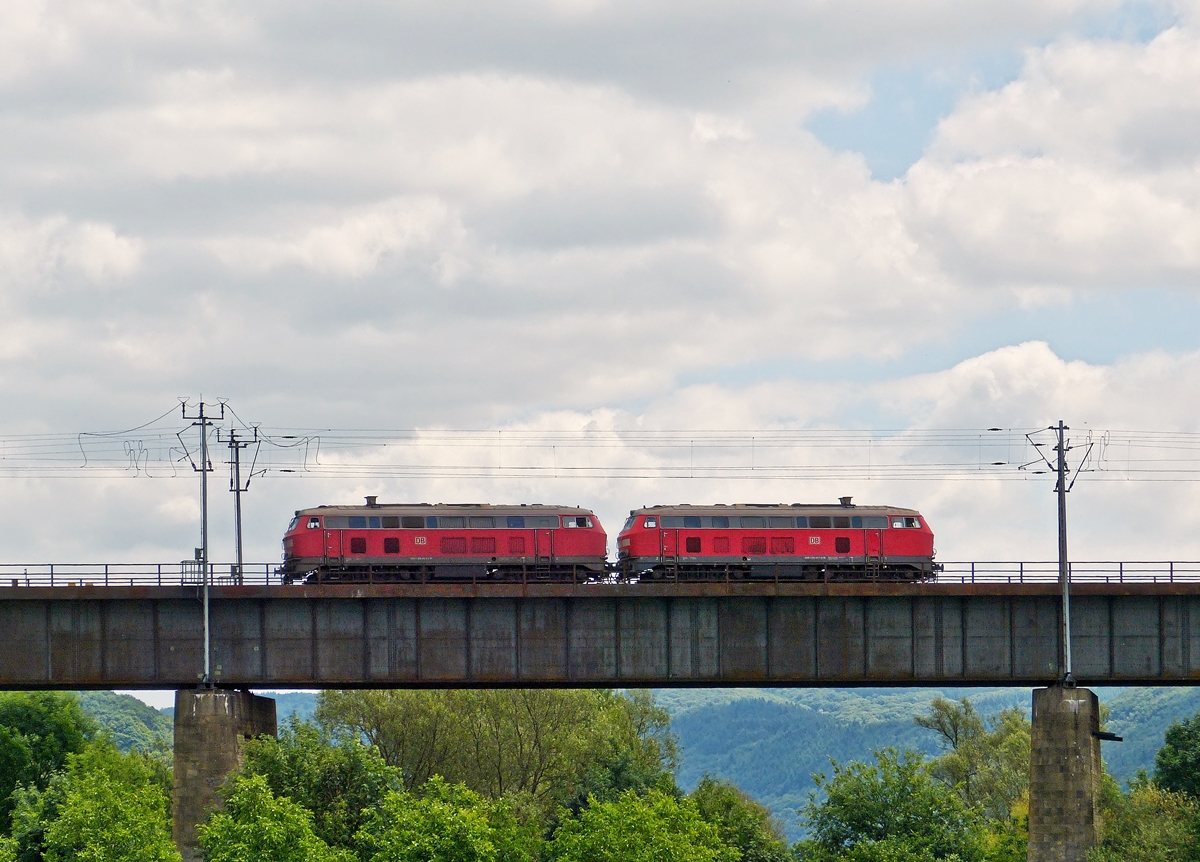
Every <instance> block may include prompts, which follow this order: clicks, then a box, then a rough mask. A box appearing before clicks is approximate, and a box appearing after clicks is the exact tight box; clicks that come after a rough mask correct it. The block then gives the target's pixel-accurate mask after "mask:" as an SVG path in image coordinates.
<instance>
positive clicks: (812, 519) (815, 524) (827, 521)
mask: <svg viewBox="0 0 1200 862" xmlns="http://www.w3.org/2000/svg"><path fill="white" fill-rule="evenodd" d="M808 526H810V527H812V528H813V529H814V530H832V529H833V518H831V517H829V516H828V515H809V517H808Z"/></svg>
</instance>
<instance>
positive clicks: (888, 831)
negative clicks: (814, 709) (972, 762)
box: [796, 748, 984, 862]
mask: <svg viewBox="0 0 1200 862" xmlns="http://www.w3.org/2000/svg"><path fill="white" fill-rule="evenodd" d="M875 758H876V763H875V764H865V763H858V762H853V763H850V764H847V765H846V766H841V765H839V764H837V763H836V762H835V763H834V764H833V777H832V778H826V776H825V775H823V774H821V775H815V776H813V780H814V781H815V782H816V784H817V788H818V792H817V793H814V794H813V795H812V796H811V798H810V799H809V802H808V804H807V805H806V806H805V808H804V809H803V811H802V814H803V819H804V822H805V824H806V825H807V827H808V832H809V835H810V836H811V838H809V839H808V840H807V841H804V842H801V843H800V844H798V845H797V846H796V855H797V857H798V858H799V859H802V860H813V862H816V861H817V860H828V859H840V858H848V859H855V860H863V862H865V860H868V859H869V860H872V862H874V860H877V859H878V860H883V859H889V860H890V859H891V858H896V859H898V860H899V859H904V860H907V859H914V860H916V859H926V858H929V859H935V860H941V859H957V860H962V862H975V860H981V859H982V858H983V841H984V830H983V828H982V825H981V823H980V822H979V819H978V816H977V815H976V813H975V812H974V811H973V810H972V809H970V808H968V807H967V805H966V804H965V803H964V802H963V800H962V798H961V797H960V796H959V795H958V794H956V793H955V792H954V791H953V790H951V789H950V788H948V787H947V786H946V785H945V784H943V783H942V782H940V781H937V780H935V779H934V777H933V775H932V774H931V770H930V766H929V764H927V763H925V762H924V761H923V758H922V756H921V755H920V754H919V753H917V752H913V751H906V752H904V753H902V754H901V753H898V752H896V751H895V750H894V749H889V748H885V749H883V750H881V751H878V752H876V754H875ZM821 796H823V797H824V798H821ZM860 845H861V846H860ZM877 845H878V846H877ZM856 854H857V855H856ZM864 854H865V855H864ZM881 854H882V855H881Z"/></svg>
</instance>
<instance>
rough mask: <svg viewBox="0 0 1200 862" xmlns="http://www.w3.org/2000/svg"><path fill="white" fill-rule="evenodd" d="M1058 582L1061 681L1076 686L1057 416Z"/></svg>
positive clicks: (1062, 447)
mask: <svg viewBox="0 0 1200 862" xmlns="http://www.w3.org/2000/svg"><path fill="white" fill-rule="evenodd" d="M1054 430H1055V431H1057V433H1058V445H1057V446H1055V451H1056V452H1058V487H1057V491H1058V582H1059V583H1060V584H1061V585H1062V597H1063V598H1062V642H1063V655H1062V660H1063V663H1062V670H1063V677H1062V684H1063V685H1065V686H1068V687H1074V685H1075V677H1074V675H1073V674H1072V667H1071V564H1070V563H1069V562H1068V561H1067V490H1068V488H1067V443H1066V436H1065V434H1066V432H1067V430H1069V429H1068V428H1067V426H1066V425H1064V424H1063V421H1062V420H1061V419H1059V420H1058V427H1057V428H1056V429H1054Z"/></svg>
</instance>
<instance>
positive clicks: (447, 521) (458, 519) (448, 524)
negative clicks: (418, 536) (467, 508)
mask: <svg viewBox="0 0 1200 862" xmlns="http://www.w3.org/2000/svg"><path fill="white" fill-rule="evenodd" d="M437 521H438V522H437V525H438V526H439V527H441V528H442V529H443V530H462V529H465V528H466V526H467V519H466V518H464V517H462V515H450V516H446V515H442V516H441V517H439V518H438V519H437Z"/></svg>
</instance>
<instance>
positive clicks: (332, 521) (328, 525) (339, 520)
mask: <svg viewBox="0 0 1200 862" xmlns="http://www.w3.org/2000/svg"><path fill="white" fill-rule="evenodd" d="M349 526H350V519H349V518H347V517H346V516H345V515H326V516H325V529H326V530H345V529H346V528H347V527H349Z"/></svg>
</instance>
